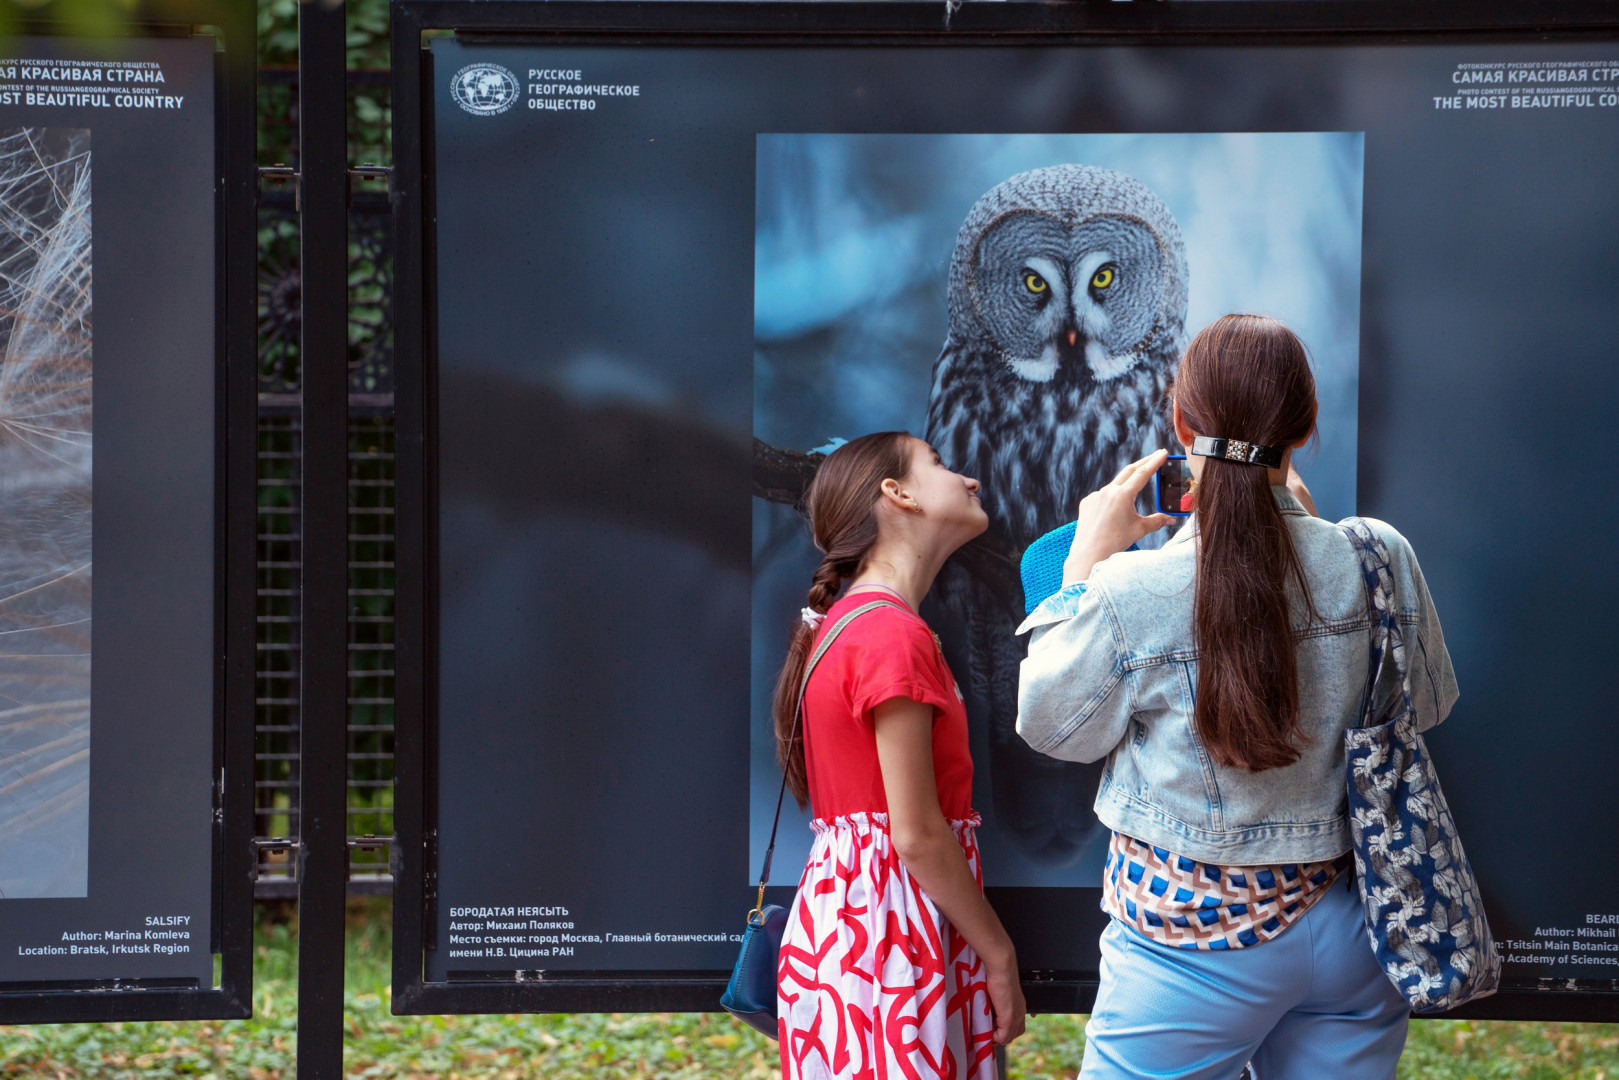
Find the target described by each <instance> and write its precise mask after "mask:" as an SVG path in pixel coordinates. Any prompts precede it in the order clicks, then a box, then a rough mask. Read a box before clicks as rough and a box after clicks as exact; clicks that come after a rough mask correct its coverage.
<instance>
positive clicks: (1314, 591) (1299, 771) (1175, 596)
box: [1017, 487, 1456, 866]
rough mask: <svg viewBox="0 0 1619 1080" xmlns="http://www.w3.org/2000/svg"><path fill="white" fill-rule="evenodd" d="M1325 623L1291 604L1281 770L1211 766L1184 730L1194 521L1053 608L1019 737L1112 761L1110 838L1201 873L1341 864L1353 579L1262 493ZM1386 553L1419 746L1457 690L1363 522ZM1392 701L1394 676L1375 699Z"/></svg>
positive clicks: (1021, 691)
mask: <svg viewBox="0 0 1619 1080" xmlns="http://www.w3.org/2000/svg"><path fill="white" fill-rule="evenodd" d="M1272 491H1273V492H1274V493H1275V496H1276V501H1277V503H1278V505H1279V506H1280V508H1281V511H1282V514H1283V520H1285V521H1286V522H1287V524H1288V527H1289V529H1290V530H1291V532H1292V536H1293V545H1294V547H1295V549H1296V550H1297V551H1298V555H1299V560H1300V562H1301V564H1302V565H1303V567H1304V572H1305V577H1306V579H1307V580H1308V581H1309V584H1310V594H1311V599H1312V600H1313V601H1314V604H1315V610H1316V612H1317V613H1319V616H1320V618H1319V619H1316V618H1313V617H1312V616H1311V615H1310V612H1309V609H1308V608H1307V607H1306V606H1305V605H1304V603H1303V600H1302V598H1301V597H1297V596H1295V597H1294V598H1293V625H1294V627H1295V628H1296V629H1297V631H1298V633H1299V643H1298V686H1299V723H1300V726H1301V728H1302V730H1303V732H1304V734H1305V736H1306V738H1305V739H1304V740H1301V741H1300V742H1299V743H1298V744H1296V745H1297V746H1298V749H1299V750H1300V752H1301V756H1300V758H1299V760H1298V761H1296V762H1294V763H1293V764H1292V765H1288V766H1285V767H1283V768H1278V769H1267V770H1265V771H1263V772H1257V773H1255V772H1249V771H1247V770H1246V769H1240V768H1228V767H1226V766H1223V765H1220V764H1218V763H1216V762H1215V761H1214V760H1213V759H1212V758H1211V757H1210V756H1209V753H1208V751H1207V749H1205V747H1204V746H1203V743H1202V741H1201V740H1200V739H1199V737H1198V735H1197V732H1196V731H1195V730H1194V727H1193V722H1192V717H1193V700H1194V696H1195V694H1196V690H1197V662H1198V651H1197V649H1196V648H1194V647H1193V644H1192V599H1193V576H1194V570H1195V564H1196V547H1197V545H1196V543H1195V539H1194V538H1195V535H1196V528H1197V526H1196V520H1195V518H1194V519H1193V520H1191V521H1188V522H1187V524H1186V525H1185V526H1184V527H1183V528H1182V529H1181V530H1180V532H1178V533H1177V534H1176V535H1175V536H1174V537H1173V538H1172V539H1170V540H1169V541H1168V542H1167V543H1166V544H1165V545H1164V546H1163V547H1162V548H1160V549H1158V550H1156V551H1128V552H1121V553H1120V554H1117V555H1114V556H1112V557H1111V558H1109V559H1107V560H1105V561H1103V562H1101V563H1099V564H1098V565H1097V566H1096V568H1095V569H1094V570H1093V571H1092V572H1091V576H1090V580H1089V581H1087V582H1085V583H1083V584H1079V585H1072V586H1069V587H1068V588H1066V589H1063V590H1061V591H1060V592H1058V593H1057V594H1056V595H1054V596H1052V597H1050V598H1048V599H1047V600H1045V601H1044V602H1043V603H1041V604H1040V605H1039V606H1038V607H1036V608H1035V609H1034V611H1033V612H1032V613H1031V614H1030V615H1029V618H1028V619H1027V620H1026V621H1025V622H1024V623H1023V626H1022V627H1020V628H1019V633H1022V632H1024V631H1028V630H1032V631H1033V637H1032V638H1031V639H1030V643H1029V655H1028V658H1027V659H1026V660H1024V661H1023V668H1022V674H1021V678H1020V680H1019V684H1018V720H1017V730H1018V734H1020V735H1022V736H1023V738H1024V740H1025V741H1027V742H1028V744H1029V745H1030V746H1032V747H1034V748H1035V749H1036V750H1038V751H1040V752H1041V753H1044V754H1050V755H1051V756H1052V757H1056V758H1062V759H1064V760H1067V761H1096V760H1098V759H1100V758H1103V757H1106V758H1107V766H1106V768H1105V769H1104V770H1103V773H1102V780H1101V785H1100V787H1099V788H1098V790H1097V793H1096V816H1097V817H1098V818H1099V819H1100V820H1101V821H1102V823H1103V824H1105V825H1107V826H1109V827H1110V828H1112V829H1114V830H1116V831H1118V832H1122V833H1125V834H1127V835H1129V836H1133V837H1135V838H1136V839H1138V840H1144V841H1146V842H1148V843H1150V844H1154V845H1156V846H1158V847H1162V848H1167V849H1168V850H1170V851H1172V852H1175V853H1176V854H1179V855H1185V856H1187V857H1189V858H1192V859H1197V860H1199V861H1201V862H1210V863H1217V864H1221V865H1226V866H1244V865H1259V864H1277V863H1289V862H1314V861H1317V860H1320V859H1330V858H1333V857H1334V856H1337V855H1340V854H1342V853H1343V852H1345V851H1348V850H1349V846H1350V841H1349V824H1348V818H1347V812H1346V806H1345V796H1344V749H1343V732H1344V730H1345V729H1346V728H1351V727H1359V726H1361V725H1362V724H1363V723H1364V720H1363V715H1364V708H1365V703H1366V694H1367V690H1368V685H1367V684H1368V683H1369V682H1370V680H1371V671H1370V661H1369V655H1368V654H1369V651H1370V644H1371V641H1370V633H1371V620H1370V619H1369V618H1368V616H1367V610H1366V592H1365V586H1364V585H1363V584H1362V580H1363V579H1362V577H1361V573H1360V568H1359V563H1358V562H1357V560H1356V557H1355V552H1354V549H1353V548H1352V547H1351V546H1350V543H1349V539H1348V538H1347V537H1346V536H1345V535H1344V533H1343V531H1342V530H1341V529H1340V528H1339V527H1338V526H1337V525H1335V524H1333V523H1331V522H1328V521H1323V520H1321V519H1320V518H1317V517H1313V516H1311V515H1310V514H1308V513H1307V512H1306V511H1305V509H1304V507H1303V506H1301V505H1300V504H1299V502H1298V500H1297V499H1295V498H1294V497H1293V495H1292V494H1291V493H1290V492H1288V490H1287V489H1286V488H1284V487H1275V488H1272ZM1368 523H1369V524H1370V525H1371V527H1372V529H1373V530H1375V531H1376V533H1377V534H1378V536H1380V537H1381V538H1382V540H1383V542H1384V544H1385V545H1386V546H1387V547H1388V551H1389V558H1390V565H1391V569H1392V571H1393V580H1394V592H1395V597H1394V599H1395V604H1396V606H1397V607H1398V609H1399V613H1400V625H1401V627H1402V628H1403V630H1404V632H1405V640H1406V656H1407V660H1408V665H1409V668H1410V677H1411V699H1412V704H1413V705H1414V706H1415V708H1416V711H1417V718H1418V726H1419V728H1420V729H1422V730H1426V729H1428V728H1431V727H1433V726H1434V725H1435V724H1437V723H1439V722H1440V721H1441V720H1443V719H1444V718H1445V716H1446V714H1448V713H1449V712H1450V708H1451V705H1452V704H1454V703H1455V701H1456V676H1455V672H1454V671H1453V670H1452V668H1451V664H1450V655H1449V654H1448V653H1447V652H1446V651H1445V639H1444V635H1443V634H1442V632H1441V631H1440V629H1439V619H1438V617H1437V616H1436V615H1435V614H1434V609H1433V600H1432V599H1431V598H1430V597H1429V595H1428V586H1427V584H1426V583H1425V582H1424V581H1423V578H1422V571H1421V569H1420V568H1419V567H1418V566H1417V559H1416V556H1415V555H1414V554H1412V552H1411V545H1410V544H1408V543H1407V542H1406V540H1405V537H1403V536H1401V535H1400V534H1399V533H1398V532H1396V531H1395V530H1394V529H1393V528H1392V527H1391V526H1389V525H1386V524H1384V523H1383V522H1380V521H1371V520H1368ZM1397 691H1398V681H1397V677H1396V676H1394V674H1393V671H1392V664H1391V665H1389V670H1388V671H1386V672H1385V675H1384V681H1383V682H1381V683H1380V684H1379V686H1378V687H1377V693H1378V700H1379V702H1380V703H1381V702H1382V701H1384V700H1386V697H1387V695H1389V694H1392V693H1395V692H1397Z"/></svg>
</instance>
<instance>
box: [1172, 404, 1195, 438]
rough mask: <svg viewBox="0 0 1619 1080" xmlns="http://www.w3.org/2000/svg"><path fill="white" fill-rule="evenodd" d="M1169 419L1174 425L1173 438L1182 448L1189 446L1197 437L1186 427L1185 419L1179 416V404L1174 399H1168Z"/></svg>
mask: <svg viewBox="0 0 1619 1080" xmlns="http://www.w3.org/2000/svg"><path fill="white" fill-rule="evenodd" d="M1169 414H1170V419H1171V421H1172V422H1173V423H1174V425H1175V438H1177V439H1179V440H1180V444H1181V445H1182V446H1191V445H1192V440H1193V439H1194V438H1196V437H1197V435H1196V433H1195V432H1193V431H1192V429H1191V427H1190V426H1188V425H1187V423H1186V418H1185V417H1184V416H1182V415H1181V405H1180V402H1178V401H1176V400H1175V399H1174V398H1170V399H1169Z"/></svg>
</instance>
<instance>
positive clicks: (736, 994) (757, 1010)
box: [720, 600, 904, 1039]
mask: <svg viewBox="0 0 1619 1080" xmlns="http://www.w3.org/2000/svg"><path fill="white" fill-rule="evenodd" d="M880 607H891V608H897V607H899V605H898V604H896V603H894V602H893V601H891V600H873V601H872V602H871V603H869V604H861V605H860V606H859V607H857V608H855V609H854V610H853V611H851V612H849V613H847V614H846V615H844V616H843V617H842V618H841V619H839V620H838V621H837V622H835V623H833V624H832V628H831V629H830V630H828V631H827V632H826V635H825V636H824V637H823V638H821V643H820V644H819V645H817V646H816V647H815V653H814V654H813V655H812V656H811V657H810V658H809V663H807V664H805V665H804V677H803V678H802V679H801V680H799V683H798V704H797V705H796V706H795V707H794V708H793V731H792V734H791V735H789V736H788V737H787V745H788V747H789V748H791V747H792V745H793V744H794V743H796V742H797V741H798V727H799V724H800V722H801V721H802V720H803V718H804V691H805V690H806V689H807V688H808V687H809V677H810V673H811V672H812V671H814V670H815V665H816V664H819V663H820V662H821V657H823V656H825V655H826V650H827V649H829V648H831V647H832V642H834V641H836V640H837V637H838V635H839V634H841V633H843V631H844V628H845V627H847V626H848V625H849V624H850V623H852V622H854V621H855V619H857V618H859V617H860V616H862V615H864V614H865V613H866V612H868V611H875V610H876V609H877V608H880ZM901 610H904V609H903V608H902V609H901ZM786 794H787V775H786V772H785V770H784V771H783V773H782V778H781V790H780V791H779V792H777V793H776V820H775V822H774V823H772V824H771V826H770V846H769V847H767V848H766V849H765V864H764V868H763V869H761V870H760V871H759V898H758V900H757V901H755V903H754V905H753V910H752V911H750V912H748V924H747V927H746V928H745V929H744V930H743V931H742V951H741V952H740V953H739V954H738V955H737V958H736V966H735V967H734V968H732V969H731V981H730V982H728V983H726V985H725V993H724V994H722V995H720V1007H721V1008H722V1009H724V1010H725V1011H726V1012H728V1013H730V1014H731V1015H732V1016H734V1017H736V1018H737V1019H738V1020H741V1021H742V1022H743V1023H744V1024H747V1025H748V1026H749V1027H752V1028H755V1029H757V1030H759V1031H761V1032H763V1033H764V1034H766V1035H768V1036H770V1037H771V1038H772V1039H774V1038H776V959H777V957H778V956H779V955H780V953H781V939H782V936H783V934H785V933H786V931H787V909H786V908H784V907H782V906H781V905H779V904H771V905H769V906H768V907H767V906H766V905H765V884H766V882H768V881H769V880H770V859H771V857H772V856H774V855H775V854H776V830H777V828H779V827H780V826H781V804H782V799H783V798H784V797H785V796H786Z"/></svg>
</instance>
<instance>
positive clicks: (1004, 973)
mask: <svg viewBox="0 0 1619 1080" xmlns="http://www.w3.org/2000/svg"><path fill="white" fill-rule="evenodd" d="M984 971H985V975H984V981H985V983H986V984H987V986H988V988H989V1006H990V1008H991V1009H993V1010H994V1011H995V1043H996V1045H997V1046H1005V1045H1006V1044H1007V1043H1009V1042H1011V1041H1012V1040H1013V1039H1015V1038H1017V1037H1018V1036H1019V1035H1021V1034H1023V1022H1024V1018H1025V1012H1026V1009H1025V1006H1024V1003H1023V985H1022V984H1021V983H1020V982H1019V981H1018V972H1017V957H1016V956H1015V955H1014V956H1012V957H1011V958H1010V959H1009V960H1006V961H1003V962H1001V963H998V964H990V963H989V962H988V961H986V962H985V964H984Z"/></svg>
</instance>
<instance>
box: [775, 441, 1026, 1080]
mask: <svg viewBox="0 0 1619 1080" xmlns="http://www.w3.org/2000/svg"><path fill="white" fill-rule="evenodd" d="M807 501H808V509H809V517H810V524H811V528H812V529H813V531H814V536H815V544H816V546H817V547H819V548H820V549H821V550H822V551H823V552H825V553H826V557H825V559H824V560H823V561H822V562H821V566H820V568H819V569H818V570H816V571H815V577H814V584H813V585H812V587H811V588H810V591H809V607H807V608H805V609H804V616H803V620H802V623H801V625H800V626H799V627H798V629H797V631H796V633H795V634H794V636H793V642H792V645H791V647H790V649H789V650H788V654H787V663H786V665H785V667H784V668H783V670H782V674H781V680H780V682H779V683H778V684H777V687H776V697H775V729H776V741H777V750H778V755H779V756H780V758H781V759H782V766H783V768H784V769H785V770H786V773H787V784H788V787H790V788H791V789H792V792H793V795H794V796H795V797H796V798H797V799H798V801H799V805H801V806H802V805H804V804H805V803H806V802H808V803H809V804H810V805H811V806H812V807H813V808H814V812H815V821H814V829H815V833H816V837H815V844H814V846H813V848H812V849H811V851H810V857H809V863H808V865H807V866H805V868H804V876H803V878H802V880H801V881H800V882H799V886H798V895H797V897H796V899H795V900H794V901H793V907H792V911H791V913H790V915H789V918H788V925H787V931H786V934H785V935H784V937H783V940H782V945H781V953H780V960H779V964H778V968H777V993H778V1002H777V1006H778V1008H777V1015H778V1017H779V1021H778V1022H779V1029H780V1036H781V1068H782V1076H783V1078H784V1080H832V1078H849V1080H854V1078H862V1080H864V1078H871V1080H889V1078H894V1080H899V1078H904V1080H935V1078H940V1080H942V1078H949V1080H994V1077H995V1065H994V1052H995V1045H996V1044H1005V1043H1007V1042H1010V1041H1011V1040H1012V1039H1014V1038H1016V1037H1017V1036H1018V1035H1019V1034H1021V1033H1022V1031H1023V1013H1024V1006H1023V992H1022V990H1021V989H1020V988H1019V985H1018V970H1017V957H1016V955H1015V953H1014V952H1013V949H1012V942H1011V940H1010V939H1009V938H1008V937H1007V935H1006V931H1005V930H1004V929H1002V927H1001V922H1000V920H999V919H998V918H997V917H996V915H995V912H994V911H993V910H992V909H991V908H990V906H989V903H988V901H986V900H985V899H984V893H983V887H982V886H983V882H982V875H981V872H980V870H979V865H978V847H977V844H976V842H975V841H974V839H973V828H974V826H976V825H977V824H978V815H977V814H976V813H974V812H973V810H972V807H971V805H970V801H971V797H972V775H973V766H972V758H971V757H970V756H969V753H968V748H967V711H966V707H965V705H964V703H963V701H962V696H961V691H960V690H959V688H958V687H957V686H956V681H955V679H954V678H953V677H952V676H951V674H950V669H949V667H948V666H947V665H946V664H945V661H944V654H943V653H942V651H941V650H940V648H939V643H938V639H937V638H936V637H935V636H934V635H933V632H932V631H930V630H929V629H928V626H927V624H926V623H925V622H923V621H922V619H921V618H920V617H919V616H918V615H917V614H916V610H917V607H918V605H920V604H921V602H922V598H923V597H924V596H926V595H927V591H928V589H929V587H930V586H931V585H932V584H933V578H934V575H935V574H937V573H938V571H939V568H940V566H942V565H943V564H944V561H945V559H946V558H948V557H949V556H950V554H951V553H952V552H954V551H955V550H956V549H957V548H958V547H960V546H961V545H962V544H964V543H966V542H967V541H968V540H971V539H972V538H973V537H975V536H977V535H978V534H979V533H981V532H983V531H984V529H985V528H986V527H987V525H988V524H989V519H988V517H987V516H986V515H985V514H984V510H983V507H982V506H980V505H979V501H978V481H976V480H973V479H971V478H969V477H965V476H961V475H958V474H957V473H953V472H951V471H950V470H948V469H946V468H945V467H944V465H943V463H942V462H941V461H940V459H939V455H938V454H937V453H936V452H935V451H934V449H933V448H932V447H931V446H929V445H928V444H927V443H925V442H923V441H922V440H921V439H916V438H913V437H911V436H910V435H907V434H905V433H904V432H884V433H881V434H876V435H865V436H862V437H861V438H858V439H855V440H854V441H853V442H850V443H848V444H846V445H844V446H841V447H839V448H838V449H837V450H835V451H834V452H833V453H832V454H831V456H830V457H828V458H827V459H826V461H825V462H823V463H822V465H821V467H820V471H819V472H818V473H817V474H816V477H815V481H814V483H812V484H811V485H810V491H809V497H808V500H807ZM845 582H848V588H847V590H846V591H844V593H843V596H842V597H841V598H839V596H838V594H839V591H840V590H842V589H843V585H844V583H845ZM873 600H883V601H887V602H888V605H887V606H883V607H879V608H877V609H875V610H872V611H869V612H867V613H865V614H863V615H860V616H859V617H857V618H856V619H854V620H853V621H852V622H850V623H848V624H847V625H846V626H845V628H844V629H843V631H842V632H841V634H840V635H839V636H838V637H837V639H836V640H835V641H834V642H833V644H832V645H831V647H830V648H829V649H828V650H827V652H826V654H825V655H824V656H823V657H822V659H821V661H820V663H819V665H818V666H817V667H816V668H815V670H814V673H813V675H812V677H811V679H810V682H809V687H808V690H807V691H806V692H805V695H804V713H803V719H802V726H801V727H800V729H799V737H798V738H797V739H793V738H792V732H793V716H794V706H795V704H796V702H797V699H798V689H799V684H800V682H801V680H802V678H803V673H804V667H805V664H806V663H807V661H808V658H809V657H810V655H811V654H812V652H813V651H814V648H815V646H816V644H817V643H818V642H819V641H820V639H821V637H822V635H824V634H825V633H826V632H827V631H828V630H829V629H830V628H831V627H832V626H833V625H834V624H835V623H837V621H838V620H839V619H840V618H841V617H842V616H843V615H844V614H846V613H847V612H849V611H852V610H854V609H855V608H858V607H860V606H862V605H864V604H867V603H870V602H871V601H873ZM834 601H835V602H834Z"/></svg>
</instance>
